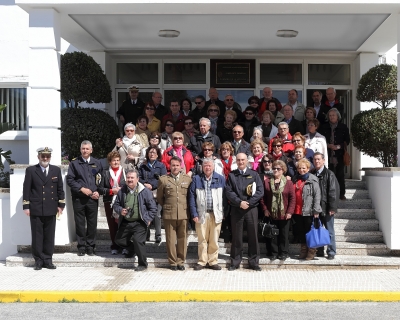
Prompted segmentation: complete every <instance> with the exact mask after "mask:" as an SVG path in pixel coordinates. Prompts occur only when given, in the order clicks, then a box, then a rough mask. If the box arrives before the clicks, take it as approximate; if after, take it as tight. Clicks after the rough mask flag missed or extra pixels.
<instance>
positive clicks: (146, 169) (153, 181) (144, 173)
mask: <svg viewBox="0 0 400 320" xmlns="http://www.w3.org/2000/svg"><path fill="white" fill-rule="evenodd" d="M160 160H161V150H160V148H159V147H157V146H151V147H148V148H147V150H146V160H145V161H144V162H143V164H142V165H141V166H140V168H139V181H140V182H141V183H142V184H143V185H144V186H145V187H146V188H148V189H149V190H151V192H152V193H153V196H154V198H156V197H157V187H158V179H159V178H160V177H161V176H163V175H165V174H167V169H166V168H165V165H164V164H163V163H162V162H160ZM153 221H154V227H155V231H156V234H155V241H156V243H160V242H161V216H160V213H159V212H158V213H157V214H156V216H155V217H154V220H153ZM147 232H148V234H147V239H146V240H147V241H148V240H150V229H147Z"/></svg>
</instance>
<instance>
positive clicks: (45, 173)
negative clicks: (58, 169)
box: [43, 169, 47, 177]
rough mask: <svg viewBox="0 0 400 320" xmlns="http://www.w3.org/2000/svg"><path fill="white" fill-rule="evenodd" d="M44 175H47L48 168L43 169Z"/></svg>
mask: <svg viewBox="0 0 400 320" xmlns="http://www.w3.org/2000/svg"><path fill="white" fill-rule="evenodd" d="M43 175H44V176H45V177H47V172H46V169H44V170H43Z"/></svg>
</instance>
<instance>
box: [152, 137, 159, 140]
mask: <svg viewBox="0 0 400 320" xmlns="http://www.w3.org/2000/svg"><path fill="white" fill-rule="evenodd" d="M152 139H157V140H160V137H151V138H150V140H152Z"/></svg>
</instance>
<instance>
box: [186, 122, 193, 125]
mask: <svg viewBox="0 0 400 320" xmlns="http://www.w3.org/2000/svg"><path fill="white" fill-rule="evenodd" d="M189 124H193V122H185V125H189Z"/></svg>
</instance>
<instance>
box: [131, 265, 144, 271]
mask: <svg viewBox="0 0 400 320" xmlns="http://www.w3.org/2000/svg"><path fill="white" fill-rule="evenodd" d="M146 269H147V267H146V266H137V267H136V268H135V269H134V270H135V271H144V270H146Z"/></svg>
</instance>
